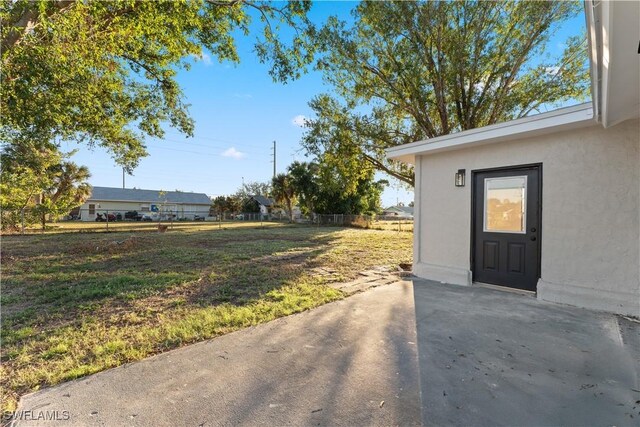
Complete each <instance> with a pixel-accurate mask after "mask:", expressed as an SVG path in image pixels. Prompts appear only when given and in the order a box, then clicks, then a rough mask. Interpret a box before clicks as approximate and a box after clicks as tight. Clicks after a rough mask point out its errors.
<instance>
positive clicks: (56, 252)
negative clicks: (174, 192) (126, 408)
mask: <svg viewBox="0 0 640 427" xmlns="http://www.w3.org/2000/svg"><path fill="white" fill-rule="evenodd" d="M331 234H332V233H331V232H329V233H327V232H326V231H325V230H318V229H313V228H301V227H293V228H277V229H273V228H272V229H269V228H267V229H259V230H256V229H234V230H220V231H198V232H190V233H181V234H171V233H168V234H162V235H161V234H156V235H152V236H145V235H135V234H133V235H130V236H125V239H135V245H133V246H131V247H129V248H127V249H126V251H121V252H117V251H110V250H108V249H102V248H108V247H109V245H111V244H112V243H113V239H110V238H105V237H103V236H99V237H96V236H94V238H93V239H87V238H86V237H87V236H86V235H78V234H74V235H67V236H65V237H66V238H65V241H64V242H55V239H54V240H50V237H51V236H43V237H46V239H45V240H47V241H48V242H46V243H49V245H45V246H50V245H53V246H54V247H53V248H52V247H49V248H48V249H49V251H41V250H39V247H40V246H42V242H37V244H36V245H35V247H34V246H31V253H29V252H28V251H26V250H24V248H20V249H18V250H17V251H15V252H16V253H14V251H13V250H12V247H11V242H5V248H4V255H5V257H6V258H9V262H7V263H5V265H4V276H5V277H4V283H3V284H4V286H3V288H4V289H3V290H4V293H5V294H6V298H5V300H6V301H5V303H7V304H6V306H5V307H3V308H5V309H6V311H5V319H4V320H5V322H4V323H5V325H3V329H6V328H4V326H11V327H16V326H19V325H18V324H19V323H23V322H28V320H27V319H24V316H20V312H21V311H24V310H29V309H30V308H31V309H36V311H37V312H38V313H40V314H41V315H52V314H57V316H54V317H57V321H56V322H55V323H56V326H59V325H60V320H61V319H60V317H62V318H68V319H73V318H74V317H76V314H77V313H78V312H84V311H86V310H87V309H88V308H89V309H91V311H95V310H96V309H97V308H98V307H100V306H103V305H105V304H108V305H109V306H111V307H114V308H115V307H116V306H117V307H119V308H122V307H123V306H127V305H129V306H130V305H132V304H134V303H135V302H136V300H138V299H143V298H148V297H153V296H156V297H158V298H162V297H163V296H167V297H168V298H171V299H173V300H175V299H176V298H178V299H181V300H180V301H178V302H176V301H166V302H168V303H170V304H193V305H198V306H203V305H211V304H219V303H223V302H233V303H240V304H242V303H245V302H248V301H250V300H252V299H254V298H258V297H260V296H261V295H263V294H265V293H267V292H269V291H270V290H273V289H276V288H278V287H280V286H282V285H283V284H286V283H291V282H293V281H295V280H296V279H297V278H299V277H300V276H301V275H304V274H305V266H306V265H309V264H310V263H312V261H313V260H314V258H316V257H317V256H319V255H320V254H321V253H323V252H325V251H326V250H327V249H328V248H329V246H328V243H330V242H331V241H333V240H335V239H334V238H333V237H332V235H331ZM31 237H32V236H31ZM54 242H55V243H57V244H54ZM94 247H95V248H96V249H97V250H95V249H93V248H94ZM43 252H44V254H46V255H44V256H43ZM291 254H293V256H292V255H291ZM154 303H155V304H160V305H162V302H161V301H154ZM30 311H31V310H30ZM104 314H105V315H108V314H109V310H108V308H107V310H106V311H105V313H104ZM38 317H39V319H37V322H38V323H40V322H41V321H42V320H43V319H42V316H38ZM32 320H34V321H36V319H32ZM42 326H44V327H45V328H46V322H45V324H44V325H42Z"/></svg>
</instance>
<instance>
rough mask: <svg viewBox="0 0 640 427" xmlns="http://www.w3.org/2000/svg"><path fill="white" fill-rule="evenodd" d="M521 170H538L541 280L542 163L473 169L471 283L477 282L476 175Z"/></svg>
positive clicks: (537, 275) (539, 269)
mask: <svg viewBox="0 0 640 427" xmlns="http://www.w3.org/2000/svg"><path fill="white" fill-rule="evenodd" d="M521 169H537V170H538V182H539V185H538V218H539V224H538V230H539V232H538V254H537V255H538V262H537V264H538V265H536V269H537V271H536V277H537V278H538V279H539V278H540V276H541V274H540V273H541V271H542V163H527V164H524V165H514V166H501V167H497V168H486V169H473V170H472V171H471V246H470V247H469V260H470V263H471V281H472V282H473V281H475V276H476V259H475V258H476V256H475V250H474V248H475V245H476V237H475V236H476V209H475V206H476V179H475V178H476V174H478V173H483V172H500V171H511V170H521Z"/></svg>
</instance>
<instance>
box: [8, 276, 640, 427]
mask: <svg viewBox="0 0 640 427" xmlns="http://www.w3.org/2000/svg"><path fill="white" fill-rule="evenodd" d="M414 301H415V305H414ZM416 325H417V329H416ZM639 326H640V325H639V324H638V323H635V322H631V321H625V320H624V319H619V318H617V317H616V316H612V315H607V314H602V313H596V312H592V311H588V310H582V309H577V308H572V307H565V306H558V305H553V304H547V303H541V302H539V301H537V300H536V299H535V298H534V297H532V296H526V295H521V294H515V293H510V292H504V291H497V290H493V289H486V288H482V287H476V286H474V287H459V286H451V285H442V284H438V283H433V282H428V281H417V280H416V281H414V282H413V284H412V283H411V282H401V283H396V284H392V285H388V286H381V287H377V288H374V289H370V290H368V291H366V292H363V293H359V294H357V295H354V296H352V297H349V298H347V299H345V300H343V301H338V302H336V303H332V304H328V305H325V306H323V307H320V308H317V309H315V310H312V311H309V312H305V313H301V314H298V315H294V316H290V317H287V318H283V319H279V320H276V321H274V322H271V323H268V324H264V325H261V326H258V327H254V328H249V329H246V330H243V331H239V332H236V333H233V334H229V335H226V336H223V337H220V338H216V339H213V340H211V341H207V342H204V343H200V344H195V345H192V346H189V347H185V348H182V349H178V350H175V351H172V352H168V353H165V354H162V355H159V356H156V357H153V358H149V359H146V360H144V361H141V362H138V363H134V364H131V365H127V366H124V367H120V368H116V369H112V370H109V371H105V372H103V373H100V374H97V375H93V376H90V377H87V378H85V379H82V380H78V381H74V382H70V383H66V384H63V385H61V386H58V387H54V388H50V389H45V390H42V391H39V392H37V393H34V394H31V395H29V396H25V397H24V398H23V399H22V400H21V403H20V408H19V409H20V410H22V411H28V410H31V411H34V413H35V414H37V413H38V411H49V413H50V412H52V411H58V412H60V411H69V415H70V419H69V420H62V421H59V422H57V423H56V422H51V421H49V422H42V421H39V422H33V423H29V422H19V423H17V425H20V426H23V425H45V426H49V425H56V424H57V425H61V426H72V425H82V426H85V425H86V426H91V425H107V426H111V425H132V426H163V425H186V426H210V425H349V426H352V425H354V426H360V425H417V424H420V423H421V422H422V423H423V424H425V425H458V426H483V425H491V426H496V425H519V426H524V425H532V426H541V425H576V426H578V425H603V426H604V425H616V426H619V427H621V426H626V425H629V426H637V425H638V421H639V420H640V384H639V369H640V367H639V364H640V327H639ZM418 361H419V368H418ZM421 408H422V411H421ZM421 412H422V413H421ZM23 414H24V412H23ZM31 416H33V414H31Z"/></svg>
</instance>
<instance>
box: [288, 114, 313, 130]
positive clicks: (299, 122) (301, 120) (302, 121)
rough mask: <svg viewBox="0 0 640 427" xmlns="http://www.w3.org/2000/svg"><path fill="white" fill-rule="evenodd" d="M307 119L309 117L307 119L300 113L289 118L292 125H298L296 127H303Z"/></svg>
mask: <svg viewBox="0 0 640 427" xmlns="http://www.w3.org/2000/svg"><path fill="white" fill-rule="evenodd" d="M307 120H309V119H307V118H306V117H305V116H303V115H302V114H298V115H297V116H295V117H294V118H293V119H291V124H293V125H294V126H298V127H301V128H303V127H304V125H305V124H306V122H307Z"/></svg>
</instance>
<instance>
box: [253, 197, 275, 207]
mask: <svg viewBox="0 0 640 427" xmlns="http://www.w3.org/2000/svg"><path fill="white" fill-rule="evenodd" d="M251 198H252V199H253V200H255V201H256V202H258V203H260V204H261V205H262V206H267V207H269V206H272V205H274V204H275V202H274V201H273V200H271V199H269V198H267V197H264V196H261V195H259V194H256V195H255V196H251Z"/></svg>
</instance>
